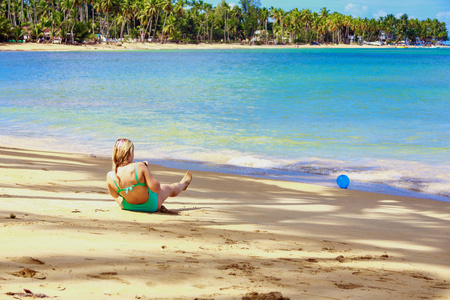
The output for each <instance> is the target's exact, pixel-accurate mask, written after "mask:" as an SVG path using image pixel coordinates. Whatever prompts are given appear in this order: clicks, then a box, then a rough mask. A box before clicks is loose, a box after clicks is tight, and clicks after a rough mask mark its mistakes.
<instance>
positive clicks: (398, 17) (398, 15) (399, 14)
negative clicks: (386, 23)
mask: <svg viewBox="0 0 450 300" xmlns="http://www.w3.org/2000/svg"><path fill="white" fill-rule="evenodd" d="M404 14H405V13H398V14H396V15H395V17H396V18H397V19H400V17H401V16H403V15H404Z"/></svg>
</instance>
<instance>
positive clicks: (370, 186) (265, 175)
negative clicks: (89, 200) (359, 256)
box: [0, 135, 450, 203]
mask: <svg viewBox="0 0 450 300" xmlns="http://www.w3.org/2000/svg"><path fill="white" fill-rule="evenodd" d="M0 138H2V139H3V140H4V141H5V140H9V142H6V143H5V142H3V143H0V147H6V148H9V147H14V145H22V146H21V148H24V149H28V150H32V151H46V150H48V151H55V152H61V153H66V154H76V155H81V156H93V157H98V158H101V159H105V160H109V159H110V157H109V156H108V154H107V151H109V148H108V149H97V148H95V149H91V151H89V150H88V149H86V148H83V147H81V148H79V147H78V148H76V149H75V148H71V149H70V150H67V151H66V150H64V148H61V147H58V146H57V145H58V141H57V140H53V139H51V140H41V139H39V138H37V139H36V138H30V137H28V138H23V137H15V136H2V135H0ZM67 142H70V141H67ZM41 144H46V145H47V147H46V148H43V147H39V146H38V145H41ZM49 145H50V147H48V146H49ZM65 145H66V146H67V144H65ZM66 146H65V147H66ZM141 152H142V151H141ZM137 155H139V153H137ZM136 159H137V160H141V161H144V160H147V161H149V162H150V163H151V164H153V165H157V166H161V167H164V168H169V169H191V170H194V171H201V172H203V171H204V172H211V173H217V174H229V175H231V176H244V177H249V178H260V179H267V180H280V181H285V182H291V183H300V184H312V185H317V186H322V187H327V188H338V186H337V184H336V177H337V175H336V176H333V175H326V174H315V173H307V172H300V171H299V172H294V173H293V174H290V173H286V172H283V171H282V170H281V169H260V168H254V167H245V166H238V165H229V164H214V163H213V162H202V161H188V160H185V159H179V160H177V159H162V158H151V157H147V156H146V155H145V154H141V155H140V156H137V157H136ZM280 172H281V173H280ZM340 174H345V175H347V176H349V177H350V186H349V188H348V190H349V191H361V192H369V193H376V194H386V195H392V196H400V197H412V198H417V199H425V200H428V201H440V202H446V203H450V198H449V197H448V196H445V195H442V194H432V193H425V192H423V191H418V190H413V189H407V188H401V187H396V186H393V185H389V184H388V183H377V182H364V181H358V180H357V179H353V178H352V176H351V173H347V172H345V171H342V172H341V173H340Z"/></svg>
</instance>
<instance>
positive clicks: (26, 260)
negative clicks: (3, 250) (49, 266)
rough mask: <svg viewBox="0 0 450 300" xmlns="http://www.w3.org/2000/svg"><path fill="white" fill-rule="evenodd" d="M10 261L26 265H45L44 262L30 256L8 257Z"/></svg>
mask: <svg viewBox="0 0 450 300" xmlns="http://www.w3.org/2000/svg"><path fill="white" fill-rule="evenodd" d="M7 259H9V260H10V261H13V262H17V263H21V264H26V265H43V264H45V263H44V262H43V261H41V260H39V259H36V258H33V257H30V256H22V257H7Z"/></svg>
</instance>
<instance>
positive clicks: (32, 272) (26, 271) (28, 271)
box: [9, 268, 47, 280]
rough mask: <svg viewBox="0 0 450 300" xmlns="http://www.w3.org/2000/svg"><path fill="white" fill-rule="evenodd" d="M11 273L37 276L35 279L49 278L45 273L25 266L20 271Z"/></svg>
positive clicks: (21, 275) (29, 276)
mask: <svg viewBox="0 0 450 300" xmlns="http://www.w3.org/2000/svg"><path fill="white" fill-rule="evenodd" d="M9 274H11V275H13V276H16V277H22V278H35V279H41V280H43V279H46V278H47V277H46V276H45V275H44V274H43V273H41V272H38V271H35V270H32V269H29V268H25V269H22V270H20V271H17V272H13V273H9Z"/></svg>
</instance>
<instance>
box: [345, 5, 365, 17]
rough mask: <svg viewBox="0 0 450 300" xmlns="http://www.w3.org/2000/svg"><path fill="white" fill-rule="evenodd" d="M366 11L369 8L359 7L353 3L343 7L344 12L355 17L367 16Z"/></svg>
mask: <svg viewBox="0 0 450 300" xmlns="http://www.w3.org/2000/svg"><path fill="white" fill-rule="evenodd" d="M368 9H369V8H368V7H367V6H366V5H363V6H361V5H358V4H353V3H348V4H347V5H346V6H345V12H346V13H349V14H351V15H352V16H355V17H362V16H365V15H366V14H367V11H368Z"/></svg>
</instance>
